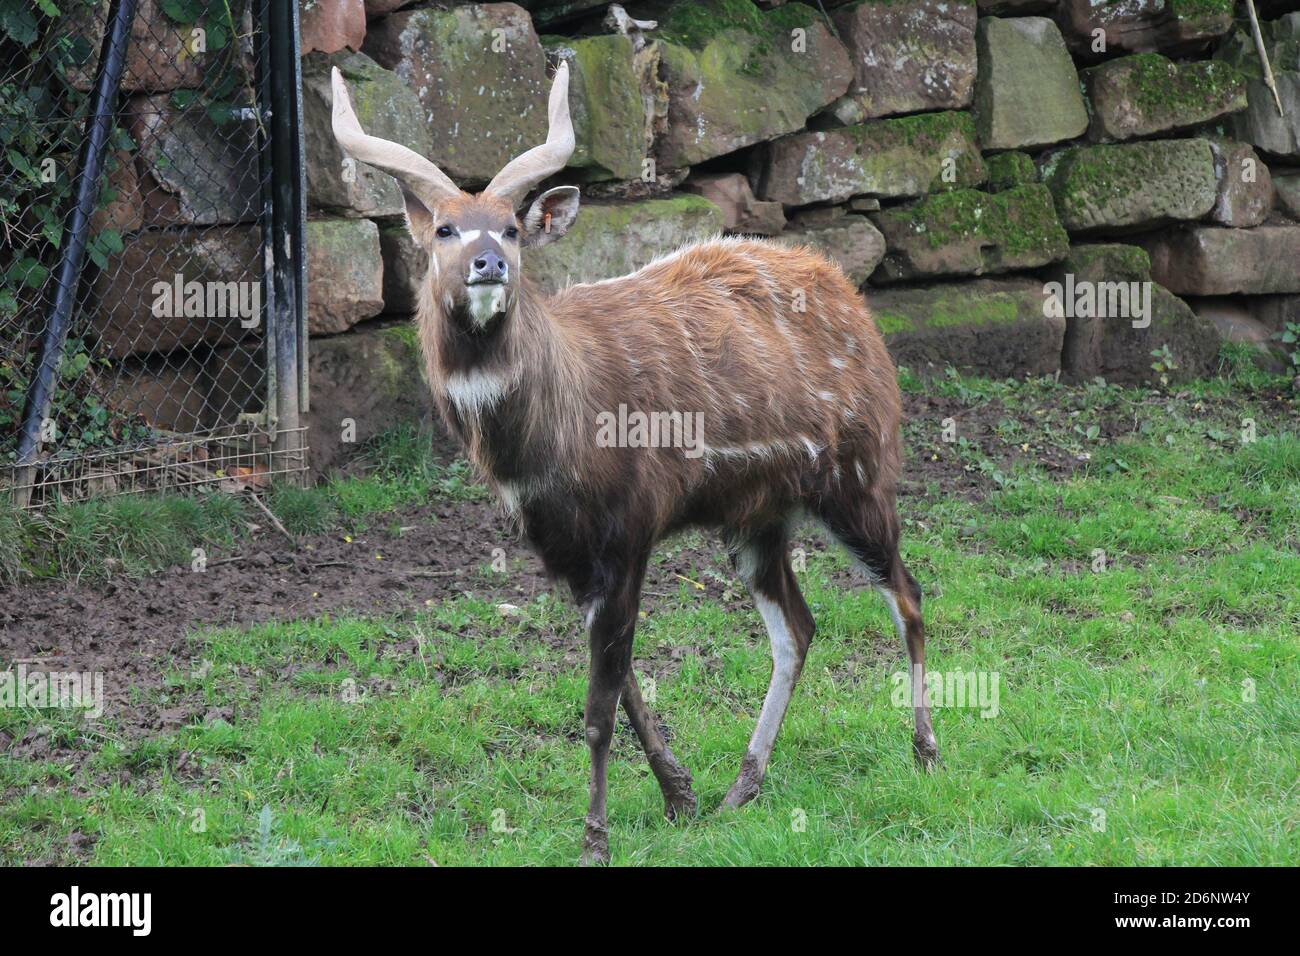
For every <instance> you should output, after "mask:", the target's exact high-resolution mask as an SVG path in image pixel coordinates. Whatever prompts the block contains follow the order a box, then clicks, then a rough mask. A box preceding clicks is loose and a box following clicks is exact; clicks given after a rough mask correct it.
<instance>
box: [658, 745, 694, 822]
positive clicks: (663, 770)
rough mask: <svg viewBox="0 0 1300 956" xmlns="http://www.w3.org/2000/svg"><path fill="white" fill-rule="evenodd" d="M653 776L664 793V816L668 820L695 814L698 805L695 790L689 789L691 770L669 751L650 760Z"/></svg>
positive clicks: (687, 817) (684, 818)
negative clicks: (659, 757) (656, 758)
mask: <svg viewBox="0 0 1300 956" xmlns="http://www.w3.org/2000/svg"><path fill="white" fill-rule="evenodd" d="M651 768H652V769H653V770H654V773H655V778H656V779H657V780H658V781H659V788H660V789H661V790H662V791H663V794H664V816H665V817H667V818H668V819H669V820H670V821H672V820H686V819H689V818H691V817H693V816H695V813H696V810H697V809H698V807H699V804H698V802H697V801H696V799H695V791H693V790H692V789H691V772H690V771H689V770H687V769H686V768H685V767H683V766H682V765H681V764H679V763H678V762H677V758H676V757H674V756H673V755H672V754H671V753H665V754H664V756H663V757H662V758H661V759H658V760H655V761H653V762H652V765H651Z"/></svg>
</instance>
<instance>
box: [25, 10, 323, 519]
mask: <svg viewBox="0 0 1300 956" xmlns="http://www.w3.org/2000/svg"><path fill="white" fill-rule="evenodd" d="M121 3H122V0H114V2H110V0H48V2H38V3H35V4H32V3H29V2H27V0H21V2H16V0H0V48H2V49H0V64H3V65H0V149H3V152H4V160H5V162H4V167H3V169H4V171H3V180H0V217H2V223H3V230H4V246H5V260H4V262H3V264H2V268H0V462H3V463H4V464H6V465H8V466H9V467H7V468H5V469H3V471H0V482H7V483H8V484H9V486H10V488H9V489H8V490H10V491H11V493H12V495H13V497H14V498H16V499H17V500H18V501H20V502H21V503H26V504H31V505H41V504H45V503H48V502H51V501H59V500H69V499H74V498H78V497H83V496H86V495H90V494H97V493H104V494H111V493H121V492H135V491H148V490H156V489H161V488H172V487H188V486H193V485H202V484H207V483H213V482H226V483H234V484H241V485H246V486H252V487H260V486H263V485H265V484H266V483H267V482H269V480H271V478H273V477H274V476H275V475H277V474H285V473H289V472H298V471H301V470H302V469H303V467H304V461H303V460H302V456H301V455H296V456H294V457H293V460H291V461H288V462H287V463H285V462H279V461H277V460H276V448H277V447H278V445H277V442H276V441H275V440H274V435H273V433H272V429H273V427H274V421H273V418H274V416H273V414H272V415H271V416H268V414H267V412H268V407H270V408H271V409H272V410H273V406H274V393H273V392H270V391H269V388H270V386H271V385H272V384H273V383H274V376H273V375H272V376H270V377H268V374H267V368H268V340H269V335H268V306H269V303H268V301H267V299H268V294H267V270H268V267H269V260H270V255H269V253H268V249H269V245H268V239H269V237H270V228H269V223H270V218H271V197H272V191H271V175H272V164H271V162H270V159H269V156H270V131H269V129H268V118H269V116H270V115H271V111H270V109H269V103H268V90H269V82H268V78H267V69H268V67H267V63H268V31H267V30H266V29H265V23H266V7H267V4H266V3H265V0H136V2H135V3H134V4H131V5H128V6H133V7H134V10H133V13H134V15H133V16H131V17H130V18H129V21H128V20H126V19H122V21H121V24H120V29H125V27H126V24H127V23H128V22H129V34H128V35H127V36H126V42H125V45H124V46H125V57H124V62H123V63H121V64H120V80H119V81H118V83H117V85H116V89H115V90H111V91H110V95H109V96H108V97H107V98H106V100H105V102H103V103H102V104H101V106H102V108H103V110H104V111H105V113H106V114H107V115H108V117H109V119H111V127H110V131H109V133H108V138H107V144H106V148H105V149H104V150H103V151H102V163H103V170H102V173H101V175H100V176H99V180H98V183H97V184H96V186H95V190H94V196H93V200H94V202H93V213H92V214H91V216H90V218H89V222H88V228H87V229H86V230H85V235H84V243H85V263H84V268H83V269H82V270H81V272H80V275H79V277H77V284H76V288H75V292H74V294H73V295H72V297H71V301H72V308H71V313H70V316H69V318H68V321H67V323H66V332H64V331H63V330H62V328H57V329H56V330H55V341H54V344H53V345H51V335H50V333H51V324H50V323H51V321H52V314H53V313H54V312H55V311H57V310H56V309H55V306H56V298H57V292H58V289H59V285H60V278H61V276H62V274H63V273H61V271H60V266H61V265H64V263H63V257H65V256H67V255H68V254H69V249H70V245H71V238H72V237H71V233H72V232H73V225H72V223H73V218H72V217H70V216H69V210H70V208H71V207H72V205H73V204H74V202H75V199H76V195H77V190H78V187H79V178H80V175H81V171H82V167H83V166H84V168H85V169H91V168H93V167H92V165H91V162H90V161H89V159H88V157H87V155H86V154H87V152H88V150H86V149H85V148H83V147H84V145H85V144H84V139H85V137H86V135H87V134H86V131H87V129H88V123H87V120H88V119H89V118H90V117H91V114H92V112H93V110H94V107H95V104H96V100H97V93H96V87H97V83H99V84H101V86H100V89H101V91H102V88H103V87H102V84H103V73H104V72H105V66H106V64H105V63H101V60H107V59H108V58H109V57H110V56H111V55H112V54H111V53H110V47H111V46H112V44H111V43H109V42H106V37H109V36H110V32H111V30H112V26H113V24H112V18H114V17H119V18H121V17H123V16H124V13H123V11H122V10H121V9H120V7H121ZM127 12H128V13H129V12H132V11H129V10H128V11H127ZM42 347H44V348H46V349H47V350H48V349H51V348H58V349H59V353H58V359H59V360H58V362H57V370H56V371H54V372H53V375H52V380H51V381H50V382H49V388H48V396H47V397H46V399H45V401H44V402H36V403H34V402H33V395H34V394H35V393H36V389H35V386H36V384H37V380H38V379H39V378H40V377H41V371H40V364H41V363H40V354H41V349H42ZM268 399H269V401H268ZM36 404H39V405H40V406H41V407H39V408H36V407H34V405H36ZM24 419H26V423H27V425H28V426H29V428H30V427H34V426H33V423H35V424H36V425H38V426H39V435H38V436H37V438H36V440H35V442H33V441H32V439H31V436H29V437H28V440H27V441H26V443H24V442H23V440H22V438H21V436H22V434H23V432H24ZM288 424H289V425H290V426H291V427H296V423H288ZM24 444H25V445H26V447H24ZM299 444H301V443H299ZM6 476H7V477H6Z"/></svg>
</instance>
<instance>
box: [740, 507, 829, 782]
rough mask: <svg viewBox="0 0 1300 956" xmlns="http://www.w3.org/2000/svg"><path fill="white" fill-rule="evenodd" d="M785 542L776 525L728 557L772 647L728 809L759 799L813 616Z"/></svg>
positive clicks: (781, 529)
mask: <svg viewBox="0 0 1300 956" xmlns="http://www.w3.org/2000/svg"><path fill="white" fill-rule="evenodd" d="M787 543H788V541H787V534H786V529H785V527H784V526H777V527H773V528H770V529H768V530H767V531H765V532H763V533H760V534H758V535H756V536H754V537H751V538H750V539H748V540H747V541H745V542H744V543H743V544H741V545H740V547H739V548H738V549H737V550H736V551H735V552H733V555H732V557H733V560H734V561H735V564H736V570H737V572H738V573H739V574H740V577H741V578H742V579H743V580H744V582H745V584H746V585H747V586H748V587H749V591H750V593H751V594H752V595H753V596H754V603H755V604H757V605H758V610H759V613H760V614H761V615H762V617H763V623H764V624H765V625H766V626H767V633H768V637H769V638H770V639H771V642H772V679H771V682H770V683H769V684H768V688H767V697H765V698H764V700H763V709H762V711H760V712H759V715H758V724H757V726H755V727H754V733H753V736H751V737H750V739H749V748H748V749H747V750H746V752H745V759H744V760H743V761H742V762H741V765H740V776H738V777H737V778H736V782H735V783H733V784H732V785H731V789H730V790H729V791H728V792H727V796H726V798H725V799H724V800H723V806H727V807H739V806H741V805H742V804H744V803H747V802H749V801H750V800H752V799H754V797H756V796H758V791H759V788H760V787H761V786H762V783H763V775H764V774H765V773H766V772H767V763H768V760H769V759H771V756H772V747H773V746H774V745H775V743H776V735H777V732H778V731H779V730H780V729H781V721H782V720H783V719H784V718H785V711H786V708H787V707H788V706H789V704H790V696H791V694H793V693H794V685H795V683H796V682H797V681H798V680H799V673H800V671H802V670H803V662H804V658H805V656H806V655H807V653H808V646H809V644H811V643H812V637H813V630H814V624H813V616H812V612H811V611H809V610H808V605H807V604H806V603H805V602H804V599H803V595H802V594H800V593H799V583H798V581H797V580H796V579H795V576H794V571H792V570H791V569H790V561H789V558H788V556H787V555H786V545H787Z"/></svg>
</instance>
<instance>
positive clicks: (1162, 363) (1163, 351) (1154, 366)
mask: <svg viewBox="0 0 1300 956" xmlns="http://www.w3.org/2000/svg"><path fill="white" fill-rule="evenodd" d="M1151 357H1152V358H1153V359H1155V361H1154V362H1152V363H1151V371H1153V372H1155V373H1156V375H1158V376H1159V377H1160V384H1161V385H1162V386H1168V385H1169V373H1170V372H1174V371H1177V369H1178V361H1177V360H1176V359H1175V358H1174V353H1173V352H1171V351H1170V350H1169V344H1168V343H1165V344H1164V345H1162V346H1160V348H1158V349H1152V350H1151Z"/></svg>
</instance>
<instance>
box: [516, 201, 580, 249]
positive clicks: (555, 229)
mask: <svg viewBox="0 0 1300 956" xmlns="http://www.w3.org/2000/svg"><path fill="white" fill-rule="evenodd" d="M577 218H578V187H577V186H556V187H555V188H554V189H548V190H546V192H544V193H542V194H541V195H540V196H538V197H537V199H536V200H534V201H533V204H532V205H531V206H529V207H528V212H526V213H524V245H526V246H544V245H546V244H547V243H548V242H551V241H553V240H555V239H559V238H560V236H562V235H564V234H565V233H566V232H568V231H569V227H570V226H572V225H573V220H575V219H577Z"/></svg>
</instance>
